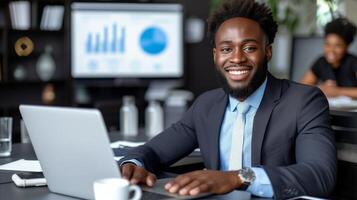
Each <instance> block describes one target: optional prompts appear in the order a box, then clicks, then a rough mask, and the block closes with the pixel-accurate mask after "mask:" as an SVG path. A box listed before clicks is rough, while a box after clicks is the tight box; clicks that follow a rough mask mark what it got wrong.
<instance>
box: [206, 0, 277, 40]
mask: <svg viewBox="0 0 357 200" xmlns="http://www.w3.org/2000/svg"><path fill="white" fill-rule="evenodd" d="M235 17H244V18H248V19H251V20H254V21H256V22H257V23H258V24H259V25H260V27H261V28H262V29H263V31H264V33H265V34H266V36H267V38H268V43H269V44H272V43H273V42H274V38H275V34H276V32H277V31H278V24H277V23H276V21H275V20H274V19H273V15H272V12H271V9H270V8H268V7H267V6H266V5H264V4H259V3H257V2H255V1H254V0H226V1H225V2H224V3H223V4H222V5H221V6H220V8H218V9H217V10H216V11H215V12H214V13H213V14H212V15H211V16H210V17H209V18H208V19H207V23H208V34H207V35H208V39H209V40H210V43H211V45H212V46H215V42H214V40H215V36H216V32H217V30H218V28H219V27H220V25H221V24H222V23H223V22H224V21H226V20H228V19H231V18H235Z"/></svg>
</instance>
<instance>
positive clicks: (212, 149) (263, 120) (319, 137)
mask: <svg viewBox="0 0 357 200" xmlns="http://www.w3.org/2000/svg"><path fill="white" fill-rule="evenodd" d="M227 103H228V95H227V93H225V92H224V91H223V89H215V90H211V91H208V92H206V93H204V94H202V95H201V96H199V97H198V98H197V99H196V100H195V102H194V103H193V105H192V106H191V107H190V109H189V110H188V111H187V113H186V114H185V115H184V116H183V118H182V119H181V120H180V121H178V122H177V123H175V124H173V125H172V126H171V127H170V128H168V129H166V130H164V131H163V132H162V133H160V134H159V135H158V136H156V137H155V138H153V139H152V140H150V141H149V142H147V143H146V144H145V145H143V146H139V147H137V148H134V149H133V150H132V151H130V153H129V155H128V156H126V157H125V158H124V159H122V160H121V161H120V162H123V161H125V160H129V159H138V160H139V161H141V162H143V163H144V165H145V167H146V168H147V169H148V170H149V171H156V170H158V169H160V167H163V166H169V165H171V164H173V163H175V162H176V161H178V160H179V159H181V158H183V157H184V156H187V155H188V154H190V153H191V152H192V151H193V150H194V149H195V148H197V147H199V148H200V149H201V153H202V157H203V160H204V164H205V167H206V168H208V169H212V170H219V163H220V158H219V133H220V128H221V125H222V121H223V117H224V112H225V110H226V106H227ZM251 152H252V155H251V156H252V166H256V167H262V168H264V170H265V171H266V173H267V175H268V177H269V179H270V181H271V183H272V187H273V190H274V197H275V198H276V199H286V198H289V197H293V196H299V195H311V196H317V197H327V196H328V195H329V194H330V193H331V192H332V190H333V188H334V185H335V182H336V170H337V169H336V168H337V167H336V162H337V161H336V147H335V141H334V134H333V131H332V129H331V127H330V117H329V107H328V103H327V100H326V98H325V96H324V95H323V93H322V92H321V91H320V90H319V89H318V88H316V87H311V86H305V85H301V84H298V83H294V82H291V81H288V80H280V79H276V78H274V77H273V76H271V75H270V74H268V82H267V87H266V89H265V92H264V96H263V99H262V102H261V104H260V106H259V108H258V110H257V113H256V115H255V118H254V124H253V134H252V151H251Z"/></svg>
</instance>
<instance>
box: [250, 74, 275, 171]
mask: <svg viewBox="0 0 357 200" xmlns="http://www.w3.org/2000/svg"><path fill="white" fill-rule="evenodd" d="M281 88H282V85H281V81H279V80H278V79H276V78H274V77H273V76H272V75H270V74H269V73H268V80H267V86H266V89H265V91H264V96H263V99H262V102H261V104H260V106H259V108H258V110H257V113H256V114H255V118H254V124H253V136H252V155H251V156H252V166H256V165H260V164H261V163H260V162H261V149H262V145H263V140H264V135H265V132H266V128H267V125H268V123H269V119H270V116H271V113H272V111H273V109H274V107H275V106H276V105H277V103H278V101H279V99H280V96H281Z"/></svg>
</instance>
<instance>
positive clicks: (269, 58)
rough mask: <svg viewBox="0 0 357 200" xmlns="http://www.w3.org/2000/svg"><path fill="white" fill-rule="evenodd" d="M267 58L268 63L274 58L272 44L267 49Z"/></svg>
mask: <svg viewBox="0 0 357 200" xmlns="http://www.w3.org/2000/svg"><path fill="white" fill-rule="evenodd" d="M265 56H266V58H267V59H268V61H270V60H271V58H272V57H273V47H272V45H271V44H269V45H268V46H267V47H266V49H265Z"/></svg>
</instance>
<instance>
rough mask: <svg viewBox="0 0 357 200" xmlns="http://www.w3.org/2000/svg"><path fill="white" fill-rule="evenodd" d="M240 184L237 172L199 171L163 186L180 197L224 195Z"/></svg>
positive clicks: (177, 178)
mask: <svg viewBox="0 0 357 200" xmlns="http://www.w3.org/2000/svg"><path fill="white" fill-rule="evenodd" d="M241 184H242V181H241V180H240V178H239V177H238V175H237V171H229V172H222V171H212V170H200V171H194V172H190V173H186V174H182V175H179V176H177V177H176V178H175V179H174V180H172V181H170V182H169V183H167V184H166V185H165V189H166V190H167V191H169V192H170V193H178V194H180V195H197V194H200V193H213V194H224V193H228V192H231V191H233V190H235V189H237V188H238V187H239V186H240V185H241Z"/></svg>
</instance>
